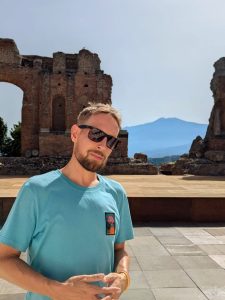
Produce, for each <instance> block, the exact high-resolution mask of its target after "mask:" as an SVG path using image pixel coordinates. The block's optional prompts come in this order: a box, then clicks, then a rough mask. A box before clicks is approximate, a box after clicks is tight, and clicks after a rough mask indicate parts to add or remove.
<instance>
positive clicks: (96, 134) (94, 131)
mask: <svg viewBox="0 0 225 300" xmlns="http://www.w3.org/2000/svg"><path fill="white" fill-rule="evenodd" d="M78 127H79V128H81V129H84V128H88V129H90V130H89V132H88V138H89V139H90V140H91V141H93V142H95V143H98V142H101V141H102V140H103V139H104V138H105V137H106V138H107V142H106V146H107V147H108V148H109V149H111V150H113V149H115V148H116V147H117V145H118V144H119V142H120V141H119V139H118V138H115V137H114V136H112V135H109V134H107V133H105V132H104V131H102V130H100V129H98V128H95V127H93V126H90V125H78Z"/></svg>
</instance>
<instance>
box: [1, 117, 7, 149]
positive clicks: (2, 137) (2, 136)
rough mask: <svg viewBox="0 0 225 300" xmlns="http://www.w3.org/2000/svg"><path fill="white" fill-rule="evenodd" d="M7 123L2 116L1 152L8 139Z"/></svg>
mask: <svg viewBox="0 0 225 300" xmlns="http://www.w3.org/2000/svg"><path fill="white" fill-rule="evenodd" d="M7 129H8V128H7V125H6V123H4V120H3V118H1V117H0V153H2V149H3V147H4V144H5V142H6V139H7Z"/></svg>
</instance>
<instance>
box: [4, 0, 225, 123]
mask: <svg viewBox="0 0 225 300" xmlns="http://www.w3.org/2000/svg"><path fill="white" fill-rule="evenodd" d="M224 11H225V1H224V0H214V1H212V0H155V1H153V0H139V1H137V0H136V1H134V0H77V1H76V0H64V1H61V0H38V1H31V0H29V1H28V0H20V1H18V0H1V3H0V37H2V38H13V39H14V40H15V42H16V44H17V47H18V49H19V51H20V53H21V54H24V55H31V54H36V55H43V56H52V53H53V52H57V51H63V52H65V53H77V52H78V51H79V50H80V49H81V48H83V47H85V48H86V49H89V50H90V51H92V52H95V53H98V55H99V57H100V59H101V68H102V69H103V70H104V72H105V73H106V74H110V75H111V76H112V79H113V89H112V102H113V105H114V106H115V107H117V108H118V109H119V110H120V111H121V112H122V116H123V125H124V126H129V125H134V124H141V123H147V122H151V121H154V120H156V119H157V118H160V117H177V118H181V119H184V120H189V121H194V122H198V123H208V118H209V116H210V112H211V109H212V106H213V98H212V92H211V91H210V87H209V86H210V80H211V78H212V75H213V72H214V68H213V64H214V62H215V61H216V60H218V59H219V58H220V57H222V56H225V39H224V37H225V18H224ZM22 96H23V93H22V91H21V90H19V89H18V88H17V87H15V86H13V85H9V84H6V83H0V116H2V117H3V118H4V119H5V121H6V122H7V123H8V125H9V127H11V126H12V124H13V123H15V122H17V120H19V119H20V118H21V107H22Z"/></svg>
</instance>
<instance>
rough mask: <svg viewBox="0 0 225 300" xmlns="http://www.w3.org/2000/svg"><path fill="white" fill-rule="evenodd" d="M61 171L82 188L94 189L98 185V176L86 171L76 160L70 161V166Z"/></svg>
mask: <svg viewBox="0 0 225 300" xmlns="http://www.w3.org/2000/svg"><path fill="white" fill-rule="evenodd" d="M60 170H61V172H62V173H63V174H64V175H65V176H66V177H68V178H69V179H70V180H71V181H73V182H74V183H76V184H78V185H80V186H84V187H92V186H96V185H97V184H98V178H97V174H96V173H94V172H90V171H87V170H85V169H84V168H83V167H82V166H81V165H80V164H79V162H78V161H76V160H74V159H70V161H69V162H68V164H67V165H66V166H65V167H63V168H62V169H60Z"/></svg>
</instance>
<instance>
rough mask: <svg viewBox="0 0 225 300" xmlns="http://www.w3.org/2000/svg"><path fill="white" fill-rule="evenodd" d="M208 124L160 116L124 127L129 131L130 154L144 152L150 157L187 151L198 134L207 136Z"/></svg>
mask: <svg viewBox="0 0 225 300" xmlns="http://www.w3.org/2000/svg"><path fill="white" fill-rule="evenodd" d="M207 126H208V125H207V124H199V123H194V122H188V121H184V120H181V119H178V118H159V119H157V120H156V121H153V122H150V123H146V124H140V125H135V126H127V127H124V128H123V129H125V130H127V131H128V133H129V138H128V155H129V156H130V157H132V156H133V155H134V153H136V152H142V153H145V154H147V155H148V157H163V156H168V155H181V154H183V153H187V152H188V151H189V149H190V146H191V143H192V141H193V139H195V138H196V136H198V135H200V136H201V137H202V138H204V137H205V134H206V130H207Z"/></svg>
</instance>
